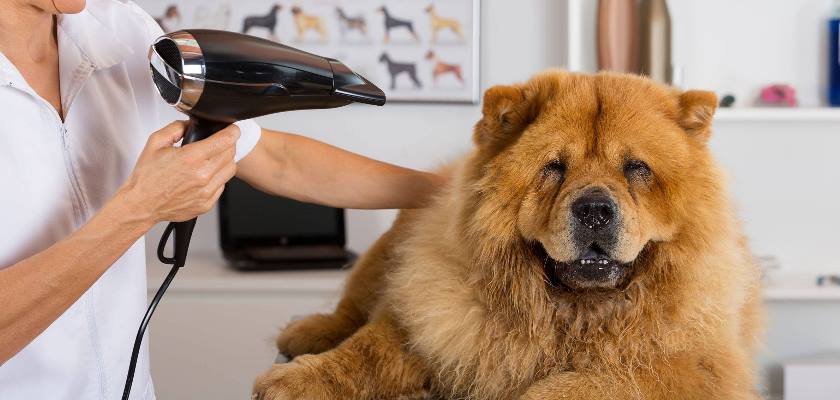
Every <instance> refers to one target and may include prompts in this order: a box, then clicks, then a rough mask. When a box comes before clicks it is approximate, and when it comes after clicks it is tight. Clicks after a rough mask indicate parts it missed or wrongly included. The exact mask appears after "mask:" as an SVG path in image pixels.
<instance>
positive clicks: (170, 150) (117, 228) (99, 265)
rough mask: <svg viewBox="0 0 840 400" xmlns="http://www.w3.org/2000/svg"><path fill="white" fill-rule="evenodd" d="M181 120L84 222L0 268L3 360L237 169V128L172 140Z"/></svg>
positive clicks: (205, 203) (158, 136)
mask: <svg viewBox="0 0 840 400" xmlns="http://www.w3.org/2000/svg"><path fill="white" fill-rule="evenodd" d="M183 130H184V125H183V123H180V122H177V123H173V124H170V125H169V126H167V127H165V128H163V129H161V130H160V131H158V132H156V133H154V134H152V136H151V137H150V138H149V141H148V142H147V144H146V148H145V149H144V150H143V153H142V154H141V155H140V158H139V160H138V161H137V164H136V166H135V167H134V171H133V172H132V174H131V177H130V178H129V180H128V182H127V183H126V184H125V185H124V186H123V187H122V188H120V190H119V191H118V192H117V194H116V195H115V196H114V197H113V198H112V199H111V200H110V201H109V202H108V203H107V204H106V205H105V206H104V207H103V208H102V209H101V210H99V212H98V213H97V214H96V215H95V216H93V217H92V218H91V219H90V220H89V221H88V222H87V223H86V224H85V225H84V226H82V227H81V228H79V230H77V231H76V232H74V233H73V234H71V235H70V236H69V237H67V238H66V239H64V240H62V241H60V242H58V243H56V244H54V245H52V246H50V247H49V248H47V249H46V250H44V251H42V252H40V253H37V254H35V255H33V256H31V257H29V258H26V259H24V260H22V261H20V262H18V263H16V264H14V265H11V266H9V267H7V268H4V269H0V304H2V306H0V365H2V364H3V363H5V362H6V361H7V360H9V359H10V358H11V357H12V356H14V355H15V354H17V352H19V351H20V350H21V349H23V348H24V347H25V346H26V345H27V344H28V343H29V342H31V341H32V340H33V339H34V338H35V337H37V336H38V335H39V334H40V333H41V332H43V331H44V330H45V329H46V328H47V327H48V326H49V325H50V324H51V323H52V322H53V321H55V320H56V319H57V318H58V317H59V316H61V314H62V313H64V311H65V310H67V308H69V307H70V306H71V305H72V304H73V303H74V302H75V301H76V300H78V299H79V297H81V296H82V294H83V293H84V292H85V291H86V290H87V289H88V288H89V287H90V286H91V285H93V283H94V282H96V280H97V279H98V278H99V277H100V276H101V275H102V273H104V272H105V271H106V270H107V269H108V267H109V266H111V264H113V263H114V261H116V260H117V259H118V258H119V257H120V256H122V254H123V253H124V252H125V251H126V250H127V249H128V248H129V247H130V246H131V245H132V244H133V243H134V242H135V241H137V239H139V238H140V237H141V236H143V234H145V233H146V231H148V230H149V229H150V228H151V227H152V225H154V224H155V223H157V222H159V221H170V220H171V221H184V220H188V219H190V218H193V217H195V216H196V215H199V214H202V213H204V212H206V211H207V210H209V209H210V207H212V206H213V204H214V203H215V202H216V199H217V198H218V197H219V195H220V194H221V192H222V190H223V189H224V183H225V182H227V181H228V179H230V178H231V177H232V176H233V174H234V172H235V171H236V164H235V163H234V161H233V159H234V151H235V142H236V139H237V138H238V137H239V129H238V128H236V127H229V128H226V129H225V130H222V131H220V132H219V133H217V134H215V135H213V136H211V137H210V138H208V139H206V140H203V141H201V142H196V143H192V144H189V145H187V146H184V147H183V148H174V147H172V145H173V144H174V143H175V142H177V141H178V140H180V138H181V136H182V134H183Z"/></svg>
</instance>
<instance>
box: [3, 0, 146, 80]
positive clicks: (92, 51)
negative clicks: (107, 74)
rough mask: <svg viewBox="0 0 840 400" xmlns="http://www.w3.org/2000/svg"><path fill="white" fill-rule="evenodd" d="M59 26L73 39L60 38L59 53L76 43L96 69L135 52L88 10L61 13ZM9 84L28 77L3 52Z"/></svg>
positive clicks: (4, 75)
mask: <svg viewBox="0 0 840 400" xmlns="http://www.w3.org/2000/svg"><path fill="white" fill-rule="evenodd" d="M58 29H60V30H61V31H62V32H63V33H64V35H65V38H66V39H69V40H66V41H64V42H62V41H59V57H61V54H62V53H63V51H62V48H61V47H64V46H71V45H72V46H75V47H76V48H78V50H79V52H81V54H82V56H83V57H84V58H85V60H86V61H88V62H89V63H90V65H91V66H92V67H93V69H94V70H97V69H102V68H108V67H111V66H113V65H116V64H119V63H120V62H122V61H123V60H125V58H126V57H127V56H128V55H130V54H132V53H133V50H132V49H131V47H129V46H128V45H127V44H126V43H125V42H123V41H121V40H120V38H119V36H120V35H118V34H117V33H116V32H114V31H113V30H112V29H110V28H108V27H107V26H105V25H104V24H103V23H102V22H101V21H100V20H99V19H98V18H97V17H96V16H95V15H93V14H92V13H91V12H90V11H88V10H82V12H80V13H78V14H63V15H59V16H58ZM61 61H69V60H61ZM9 84H14V85H20V86H23V85H25V81H24V80H23V77H22V76H21V75H20V73H19V72H18V70H17V68H15V66H14V65H13V64H12V63H11V61H9V59H8V58H6V56H5V55H4V54H3V53H2V52H0V86H2V85H9Z"/></svg>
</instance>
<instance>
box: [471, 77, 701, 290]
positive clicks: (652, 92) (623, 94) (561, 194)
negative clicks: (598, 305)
mask: <svg viewBox="0 0 840 400" xmlns="http://www.w3.org/2000/svg"><path fill="white" fill-rule="evenodd" d="M716 103H717V100H716V97H715V95H714V94H712V93H710V92H702V91H686V92H680V91H678V90H676V89H674V88H671V87H666V86H663V85H658V84H655V83H653V82H652V81H650V80H647V79H644V78H640V77H637V76H631V75H619V74H609V73H602V74H597V75H581V74H571V73H565V72H559V71H555V72H548V73H545V74H542V75H538V76H537V77H535V78H533V79H531V80H530V81H528V82H527V83H525V84H521V85H513V86H496V87H492V88H490V89H489V90H487V92H486V93H485V96H484V104H483V118H482V119H481V121H479V122H478V124H477V125H476V128H475V133H474V141H475V142H476V144H477V146H478V150H477V152H476V153H475V156H474V157H473V164H472V165H473V167H474V168H473V169H472V171H471V175H472V176H471V177H470V178H468V179H471V182H470V183H469V187H470V190H472V191H473V201H474V204H473V205H474V207H472V211H471V215H470V216H469V218H470V219H471V220H472V221H471V222H468V225H469V226H472V227H483V228H481V229H485V230H488V231H486V232H483V236H485V237H493V236H495V237H497V238H498V237H501V236H510V235H513V236H516V237H517V239H518V240H519V242H520V243H521V245H522V246H523V247H528V248H530V252H531V254H532V262H534V263H540V264H542V267H541V268H542V270H543V271H544V273H545V277H546V278H547V279H548V280H549V281H550V282H551V284H552V285H554V286H556V287H557V288H558V289H560V290H564V291H570V292H585V291H592V290H595V291H610V290H616V289H620V288H621V287H623V286H624V285H626V284H628V282H630V281H631V280H632V279H634V277H635V276H636V275H638V274H639V268H638V267H639V264H640V263H641V261H640V260H641V259H643V258H644V256H645V252H646V249H649V248H650V247H651V246H656V244H657V243H663V242H669V241H672V240H675V237H676V236H677V235H679V234H680V232H681V229H683V228H684V227H685V226H686V224H687V223H688V222H689V221H692V220H694V219H696V215H692V207H693V204H694V203H693V202H694V201H698V200H699V198H701V197H702V196H704V192H703V191H704V190H705V189H708V188H709V186H708V185H707V184H706V182H708V181H710V180H711V179H712V178H711V177H710V175H713V174H711V173H710V172H709V171H710V169H711V168H712V167H711V166H710V162H711V161H710V157H709V154H708V153H709V152H708V149H707V146H706V141H707V139H708V137H709V134H710V124H711V122H712V116H713V114H714V111H715V108H716ZM713 189H714V187H712V189H710V190H713ZM502 232H505V233H502ZM490 240H492V239H490Z"/></svg>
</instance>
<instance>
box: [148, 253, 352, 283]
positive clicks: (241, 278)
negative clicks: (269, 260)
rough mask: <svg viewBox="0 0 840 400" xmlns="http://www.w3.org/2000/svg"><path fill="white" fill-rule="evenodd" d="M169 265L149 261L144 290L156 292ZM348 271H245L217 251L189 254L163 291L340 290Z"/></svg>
mask: <svg viewBox="0 0 840 400" xmlns="http://www.w3.org/2000/svg"><path fill="white" fill-rule="evenodd" d="M169 269H170V266H169V265H165V264H162V263H159V262H157V260H149V262H148V267H147V268H146V271H147V277H148V282H147V285H148V289H149V291H150V292H153V291H156V290H157V288H158V287H159V286H160V284H161V282H163V279H164V278H165V277H166V274H167V273H168V272H169ZM348 273H349V270H347V269H341V270H304V271H249V272H241V271H237V270H234V269H232V268H230V267H229V266H228V265H227V262H226V261H225V260H224V259H223V258H222V256H221V255H220V254H213V253H200V252H196V253H194V254H190V255H189V258H188V259H187V265H186V266H184V267H183V268H181V270H180V271H178V274H177V275H176V276H175V280H174V281H173V282H172V285H171V286H170V288H169V290H168V291H167V292H214V291H223V292H240V291H241V292H248V293H255V292H279V291H282V292H284V293H295V292H307V293H311V292H329V293H333V292H336V293H337V292H340V291H341V289H342V288H343V287H344V281H345V280H346V278H347V274H348Z"/></svg>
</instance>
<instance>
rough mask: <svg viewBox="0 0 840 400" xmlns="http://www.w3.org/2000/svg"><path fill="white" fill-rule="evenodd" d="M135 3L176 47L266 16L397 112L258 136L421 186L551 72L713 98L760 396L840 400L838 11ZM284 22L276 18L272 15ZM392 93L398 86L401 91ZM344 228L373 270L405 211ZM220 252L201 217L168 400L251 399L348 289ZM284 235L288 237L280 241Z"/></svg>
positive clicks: (166, 375) (290, 123)
mask: <svg viewBox="0 0 840 400" xmlns="http://www.w3.org/2000/svg"><path fill="white" fill-rule="evenodd" d="M138 4H140V5H141V6H143V7H144V8H145V9H146V10H147V11H148V12H149V13H150V14H152V15H153V16H155V17H158V18H159V22H160V23H161V25H162V26H163V27H164V29H167V30H173V29H178V28H186V27H197V26H207V27H214V28H221V29H230V30H236V31H241V30H243V28H245V27H246V26H245V25H247V24H245V22H246V19H247V18H248V17H251V16H256V17H268V18H266V19H262V20H257V19H252V20H250V21H252V22H255V23H256V24H255V25H253V26H249V27H247V28H248V33H249V34H255V35H261V36H264V37H267V38H271V39H274V40H279V41H281V42H283V43H287V44H289V45H291V46H294V47H301V48H304V49H307V50H309V51H313V52H316V53H318V54H324V55H328V56H334V57H337V58H340V59H342V60H343V61H346V62H347V64H348V65H350V66H351V68H353V69H354V70H357V71H362V73H363V74H365V75H366V76H369V77H370V78H371V79H372V80H374V81H375V82H376V83H377V84H379V85H380V86H381V87H383V88H384V89H388V91H389V96H390V97H391V98H393V99H396V100H399V101H395V102H391V103H389V104H388V105H386V106H385V107H384V108H376V107H369V106H355V105H354V106H349V107H345V108H339V109H333V110H323V111H301V112H291V113H282V114H276V115H272V116H268V117H264V118H261V119H260V120H259V123H260V124H261V125H262V126H264V127H266V128H270V129H275V130H281V131H288V132H295V133H300V134H304V135H307V136H310V137H313V138H316V139H319V140H322V141H325V142H327V143H331V144H333V145H336V146H339V147H342V148H344V149H347V150H351V151H354V152H357V153H360V154H364V155H366V156H369V157H372V158H375V159H379V160H383V161H387V162H391V163H394V164H398V165H402V166H406V167H411V168H418V169H434V168H436V167H437V166H439V165H442V164H444V163H446V162H447V161H449V160H453V159H455V158H457V157H458V156H460V155H462V154H464V153H465V152H467V151H468V150H469V149H470V147H471V142H470V135H471V132H472V126H473V124H474V123H475V122H476V121H477V120H478V118H479V116H480V104H478V100H479V96H478V94H479V93H481V92H482V91H483V90H485V89H487V88H488V87H490V86H492V85H495V84H509V83H512V82H517V81H522V80H525V79H527V78H528V77H530V76H531V75H532V74H534V73H536V72H539V71H541V70H544V69H546V68H566V69H569V70H574V71H586V72H594V71H597V70H599V69H612V70H620V71H628V72H636V73H646V74H650V75H652V76H654V77H655V78H656V79H659V80H662V81H666V82H669V83H672V84H674V85H676V86H679V87H682V88H686V89H688V88H697V89H707V90H713V91H715V92H716V93H718V95H719V97H720V98H721V100H722V104H721V109H720V110H719V111H718V113H717V115H716V118H715V124H714V134H713V138H712V141H711V146H712V148H713V151H714V153H715V155H716V156H717V158H718V159H719V160H720V162H721V163H722V165H723V166H724V168H725V170H726V171H727V174H728V178H729V187H730V189H731V193H732V194H733V195H734V200H735V202H736V204H737V208H738V210H739V214H740V216H741V218H742V219H743V221H744V224H745V226H746V230H747V233H748V234H749V237H750V245H751V248H752V250H753V252H754V253H755V255H756V257H757V259H758V260H759V261H760V263H761V264H762V267H763V268H764V270H765V278H764V279H765V287H766V289H765V291H764V299H765V304H766V309H767V322H768V323H767V332H766V345H765V348H764V350H763V351H762V355H761V358H760V363H761V366H762V379H761V382H762V390H763V391H764V393H766V394H767V395H768V396H769V397H770V398H773V399H782V398H784V399H787V400H792V399H803V400H804V399H812V400H814V399H838V398H840V387H838V384H840V379H838V378H840V318H838V315H840V285H839V284H838V282H840V278H838V277H837V276H836V275H840V252H838V249H840V233H838V227H840V214H838V205H840V157H837V153H838V149H840V108H832V103H835V105H837V101H838V98H837V97H838V96H840V88H838V86H837V85H838V83H839V82H840V77H838V74H840V72H837V70H838V68H840V60H838V55H837V51H838V42H837V38H838V31H837V18H838V16H839V15H840V14H838V13H840V2H835V1H832V0H796V1H792V0H704V1H691V0H670V1H664V0H662V1H654V0H626V1H624V0H602V1H600V2H599V1H597V0H519V1H504V0H484V1H480V2H479V1H477V0H476V1H472V0H460V1H459V0H436V1H428V0H427V1H413V0H401V1H396V0H393V1H366V0H365V1H362V0H359V1H350V0H347V1H340V0H310V1H302V0H299V1H294V2H292V1H287V0H280V1H263V0H246V1H235V2H234V1H198V0H194V1H191V0H180V1H178V0H162V1H158V0H154V1H152V0H148V1H142V0H141V1H138ZM273 5H280V9H279V10H277V11H276V13H275V11H272V7H273ZM382 5H385V6H387V8H388V10H389V11H390V13H391V16H392V17H394V18H398V19H403V20H409V21H412V23H413V25H414V27H415V33H416V36H417V37H415V36H414V35H412V34H411V33H410V32H408V31H406V30H404V29H396V30H393V31H390V32H389V30H388V29H387V28H386V27H384V25H383V23H384V20H385V18H386V16H385V15H384V14H383V13H382V12H381V11H377V9H378V8H379V7H380V6H382ZM430 5H431V6H434V8H433V9H432V11H433V12H430V11H429V10H428V7H429V6H430ZM172 7H175V13H173V11H172V10H173V9H172ZM202 7H204V8H202ZM295 7H297V8H298V9H299V10H302V12H304V13H305V14H304V15H308V16H313V17H316V18H315V19H313V20H312V21H318V20H320V21H321V22H320V24H321V25H322V26H321V28H322V29H318V28H317V27H316V28H306V27H304V28H305V29H303V30H302V31H301V29H300V28H301V26H300V25H299V24H300V23H302V22H303V21H300V20H298V19H296V15H299V14H295V13H293V12H292V10H293V8H295ZM337 7H340V8H342V9H343V10H344V11H345V13H346V14H347V16H349V17H351V18H358V17H361V19H363V20H364V22H365V25H366V28H367V29H366V30H365V32H364V33H363V32H362V31H361V30H360V29H358V28H356V29H355V30H354V29H353V28H351V27H350V25H349V24H348V22H347V20H345V19H343V18H341V17H339V16H338V14H337V12H336V8H337ZM267 13H268V14H267ZM273 13H275V14H273ZM176 14H177V15H176ZM271 15H274V16H275V19H274V21H273V22H274V25H273V28H272V27H271V26H272V25H271V22H272V20H271V18H270V17H271ZM452 20H455V21H456V22H457V25H458V26H459V30H460V32H456V31H457V30H456V29H454V28H453V27H452V25H453V24H452ZM832 21H833V22H832ZM266 23H268V25H266ZM318 24H319V23H318V22H315V23H313V24H310V25H318ZM832 29H833V31H832ZM436 30H437V31H438V32H435V31H436ZM324 32H326V34H324ZM385 32H389V33H390V37H389V41H388V42H385V41H384V35H385ZM832 32H833V33H832ZM385 53H388V54H389V55H390V56H391V58H393V59H396V60H397V61H400V62H403V63H407V62H411V63H413V65H416V66H417V70H416V72H417V75H418V80H419V81H420V82H421V83H422V87H420V86H418V85H417V84H416V82H415V81H414V80H413V79H411V77H410V76H407V75H403V76H396V77H394V76H389V75H390V73H389V72H388V71H389V69H388V64H387V63H385V62H381V61H379V60H378V56H380V54H385ZM429 53H434V56H435V57H428V55H429ZM438 63H443V64H444V66H452V65H457V66H458V67H459V69H460V71H459V72H461V73H460V76H455V74H454V73H451V69H452V68H449V70H447V71H448V72H446V73H442V74H441V75H440V76H437V75H435V74H436V72H435V71H436V69H438V67H439V64H438ZM444 69H446V68H444ZM832 74H834V75H832ZM832 76H834V78H833V79H834V80H832ZM390 79H395V84H396V85H395V87H393V88H390V84H391V82H390ZM832 87H833V89H832ZM832 90H833V91H834V92H833V93H835V94H834V97H832V96H831V93H832ZM241 207H246V208H247V205H243V206H241ZM278 207H282V205H278ZM322 211H324V212H325V211H326V210H322ZM312 212H313V213H317V212H319V211H318V210H313V211H312ZM344 216H345V221H344V225H342V227H341V228H342V229H343V231H344V232H346V246H347V248H349V249H350V250H351V251H354V252H356V253H361V252H364V251H365V249H367V248H368V246H370V244H371V243H372V242H373V241H374V240H375V239H376V238H377V237H378V236H379V235H380V234H381V233H382V232H383V231H384V230H386V229H387V228H388V227H389V225H390V223H391V222H392V220H393V218H394V216H395V212H393V211H359V210H347V211H346V212H345V213H344ZM268 222H271V223H276V224H283V222H284V221H282V220H278V221H273V220H270V219H269V220H268ZM302 223H303V224H305V221H304V222H302ZM160 232H161V230H160V229H158V230H155V231H153V232H152V233H150V234H149V236H148V241H149V244H148V246H147V247H148V249H149V252H150V253H149V257H148V259H149V288H150V291H153V290H156V289H157V286H158V285H159V283H160V281H161V279H162V277H163V275H164V273H165V268H163V267H161V266H160V265H158V263H157V261H156V258H155V257H154V256H153V255H152V254H151V250H152V249H154V247H155V246H156V244H157V240H158V238H159V236H160ZM220 234H221V232H220V228H219V218H218V213H217V212H216V211H214V212H211V213H209V214H207V215H205V216H203V217H201V218H200V219H199V223H198V227H197V229H196V233H195V238H194V240H193V245H192V258H191V261H190V265H189V266H188V268H186V269H185V270H184V272H183V276H179V278H178V279H177V280H176V281H175V283H174V284H173V286H172V288H171V289H170V292H169V293H168V296H167V298H166V299H165V301H164V303H165V304H164V305H162V306H161V307H160V309H159V311H158V316H157V317H156V321H155V323H153V324H152V326H151V328H150V329H151V334H152V336H151V344H150V345H151V349H152V363H153V368H152V370H153V374H154V377H155V380H156V386H157V391H158V396H159V397H160V398H162V399H169V398H199V397H200V398H205V399H222V398H225V399H229V398H242V397H244V396H245V395H246V393H248V390H249V388H250V384H251V381H252V379H253V377H254V376H256V374H257V373H259V372H260V371H262V370H263V369H264V368H266V367H267V366H269V365H270V363H271V362H272V360H273V359H274V355H275V354H274V347H273V344H272V342H271V341H272V340H273V337H274V335H275V334H276V333H277V331H278V328H279V327H281V326H282V325H284V324H285V323H286V322H288V320H289V319H290V318H293V317H294V316H296V315H304V314H308V313H311V312H315V311H327V310H329V309H330V308H331V307H332V305H333V304H334V303H335V301H336V300H337V296H338V295H339V293H340V290H341V287H342V283H343V279H344V277H345V276H346V271H342V270H336V269H323V268H320V269H312V268H305V267H301V265H298V264H295V263H291V264H288V263H287V264H286V265H279V266H278V265H268V266H263V267H262V268H258V269H259V271H241V269H240V270H237V269H233V268H230V266H229V264H230V263H229V262H226V261H225V260H224V258H223V257H222V252H221V250H220ZM263 234H266V233H265V232H263ZM269 234H270V233H269ZM287 234H289V235H294V232H292V233H288V232H286V233H277V235H280V236H283V235H287ZM283 237H286V236H283ZM277 246H283V243H281V242H280V241H279V242H278V244H277ZM280 264H282V263H280ZM246 269H247V268H246Z"/></svg>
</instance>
